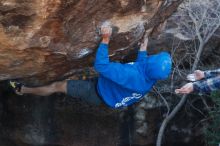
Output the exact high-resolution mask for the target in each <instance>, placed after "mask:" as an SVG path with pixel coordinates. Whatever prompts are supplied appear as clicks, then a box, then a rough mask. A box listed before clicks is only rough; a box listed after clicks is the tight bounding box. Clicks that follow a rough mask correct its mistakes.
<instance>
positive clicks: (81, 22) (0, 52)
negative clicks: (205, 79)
mask: <svg viewBox="0 0 220 146" xmlns="http://www.w3.org/2000/svg"><path fill="white" fill-rule="evenodd" d="M174 3H176V1H175V2H174ZM163 4H165V2H164V1H155V0H147V1H146V0H138V1H137V0H33V1H25V0H1V2H0V80H6V79H14V78H32V77H33V78H35V79H37V80H39V81H41V83H42V81H43V82H48V81H52V80H56V79H59V77H61V76H62V75H64V74H65V73H68V71H70V70H71V69H79V68H83V67H88V66H92V63H93V59H94V53H95V50H96V48H97V46H98V44H99V41H100V36H99V32H98V30H99V29H98V28H99V26H100V24H101V23H102V22H104V21H106V20H108V21H110V22H112V23H113V24H114V30H115V31H114V33H113V38H112V40H111V45H110V55H111V56H112V57H113V58H114V59H117V60H121V59H122V58H123V56H124V55H126V54H127V53H128V52H129V49H128V48H130V46H131V45H132V44H134V43H135V42H137V41H138V40H140V38H141V37H142V35H143V33H144V30H145V29H144V28H146V26H147V24H149V25H151V26H152V24H154V23H155V26H158V25H159V23H161V22H160V21H158V18H159V19H160V17H163V16H162V15H161V14H157V13H158V12H159V11H160V10H161V6H162V5H163ZM170 5H171V4H170ZM177 6H178V5H176V6H175V7H171V8H169V9H167V10H166V9H165V8H166V6H163V9H164V11H163V13H166V11H167V13H171V11H170V9H172V10H175V9H176V7H177ZM156 15H158V16H157V17H156V18H157V19H152V18H154V17H155V16H156ZM163 19H164V18H163ZM152 21H155V22H152ZM118 54H119V55H118Z"/></svg>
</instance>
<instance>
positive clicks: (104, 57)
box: [94, 43, 171, 108]
mask: <svg viewBox="0 0 220 146" xmlns="http://www.w3.org/2000/svg"><path fill="white" fill-rule="evenodd" d="M94 67H95V70H96V71H97V72H99V79H98V84H97V90H98V93H99V95H100V96H101V97H102V99H103V101H104V102H105V103H106V104H107V105H108V106H110V107H111V108H121V107H124V106H129V105H131V104H133V103H135V102H138V101H140V99H142V98H143V96H144V95H145V94H146V93H147V92H149V91H150V90H151V88H152V86H153V85H154V84H155V83H156V81H157V80H162V79H166V78H167V77H168V76H169V74H170V71H171V57H170V55H169V54H168V53H166V52H162V53H159V54H157V55H151V56H147V52H146V51H139V53H138V57H137V60H136V62H131V63H127V64H122V63H116V62H110V60H109V56H108V45H107V44H103V43H101V44H100V45H99V48H98V50H97V53H96V60H95V65H94Z"/></svg>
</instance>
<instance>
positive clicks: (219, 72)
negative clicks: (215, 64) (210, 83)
mask: <svg viewBox="0 0 220 146" xmlns="http://www.w3.org/2000/svg"><path fill="white" fill-rule="evenodd" d="M204 73H205V78H211V77H216V76H219V75H220V68H219V69H216V70H209V71H204Z"/></svg>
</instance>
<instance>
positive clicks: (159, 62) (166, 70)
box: [146, 52, 172, 80]
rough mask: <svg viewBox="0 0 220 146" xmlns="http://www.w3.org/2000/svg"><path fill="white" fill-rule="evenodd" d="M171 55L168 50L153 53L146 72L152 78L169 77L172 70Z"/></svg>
mask: <svg viewBox="0 0 220 146" xmlns="http://www.w3.org/2000/svg"><path fill="white" fill-rule="evenodd" d="M171 66H172V62H171V57H170V54H168V53H166V52H161V53H159V54H157V55H151V56H149V57H148V59H147V64H146V74H147V76H148V77H149V78H150V79H153V80H162V79H166V78H168V76H169V74H170V72H171Z"/></svg>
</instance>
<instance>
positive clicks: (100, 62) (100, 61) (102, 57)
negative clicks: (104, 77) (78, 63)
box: [94, 41, 109, 72]
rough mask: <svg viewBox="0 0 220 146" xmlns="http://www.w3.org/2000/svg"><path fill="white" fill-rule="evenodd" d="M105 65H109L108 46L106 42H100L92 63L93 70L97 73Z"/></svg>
mask: <svg viewBox="0 0 220 146" xmlns="http://www.w3.org/2000/svg"><path fill="white" fill-rule="evenodd" d="M107 64H109V56H108V44H107V42H105V41H102V42H101V43H100V45H99V48H98V50H97V52H96V58H95V63H94V67H95V70H96V71H97V72H101V71H102V70H103V69H104V68H105V66H106V65H107Z"/></svg>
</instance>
